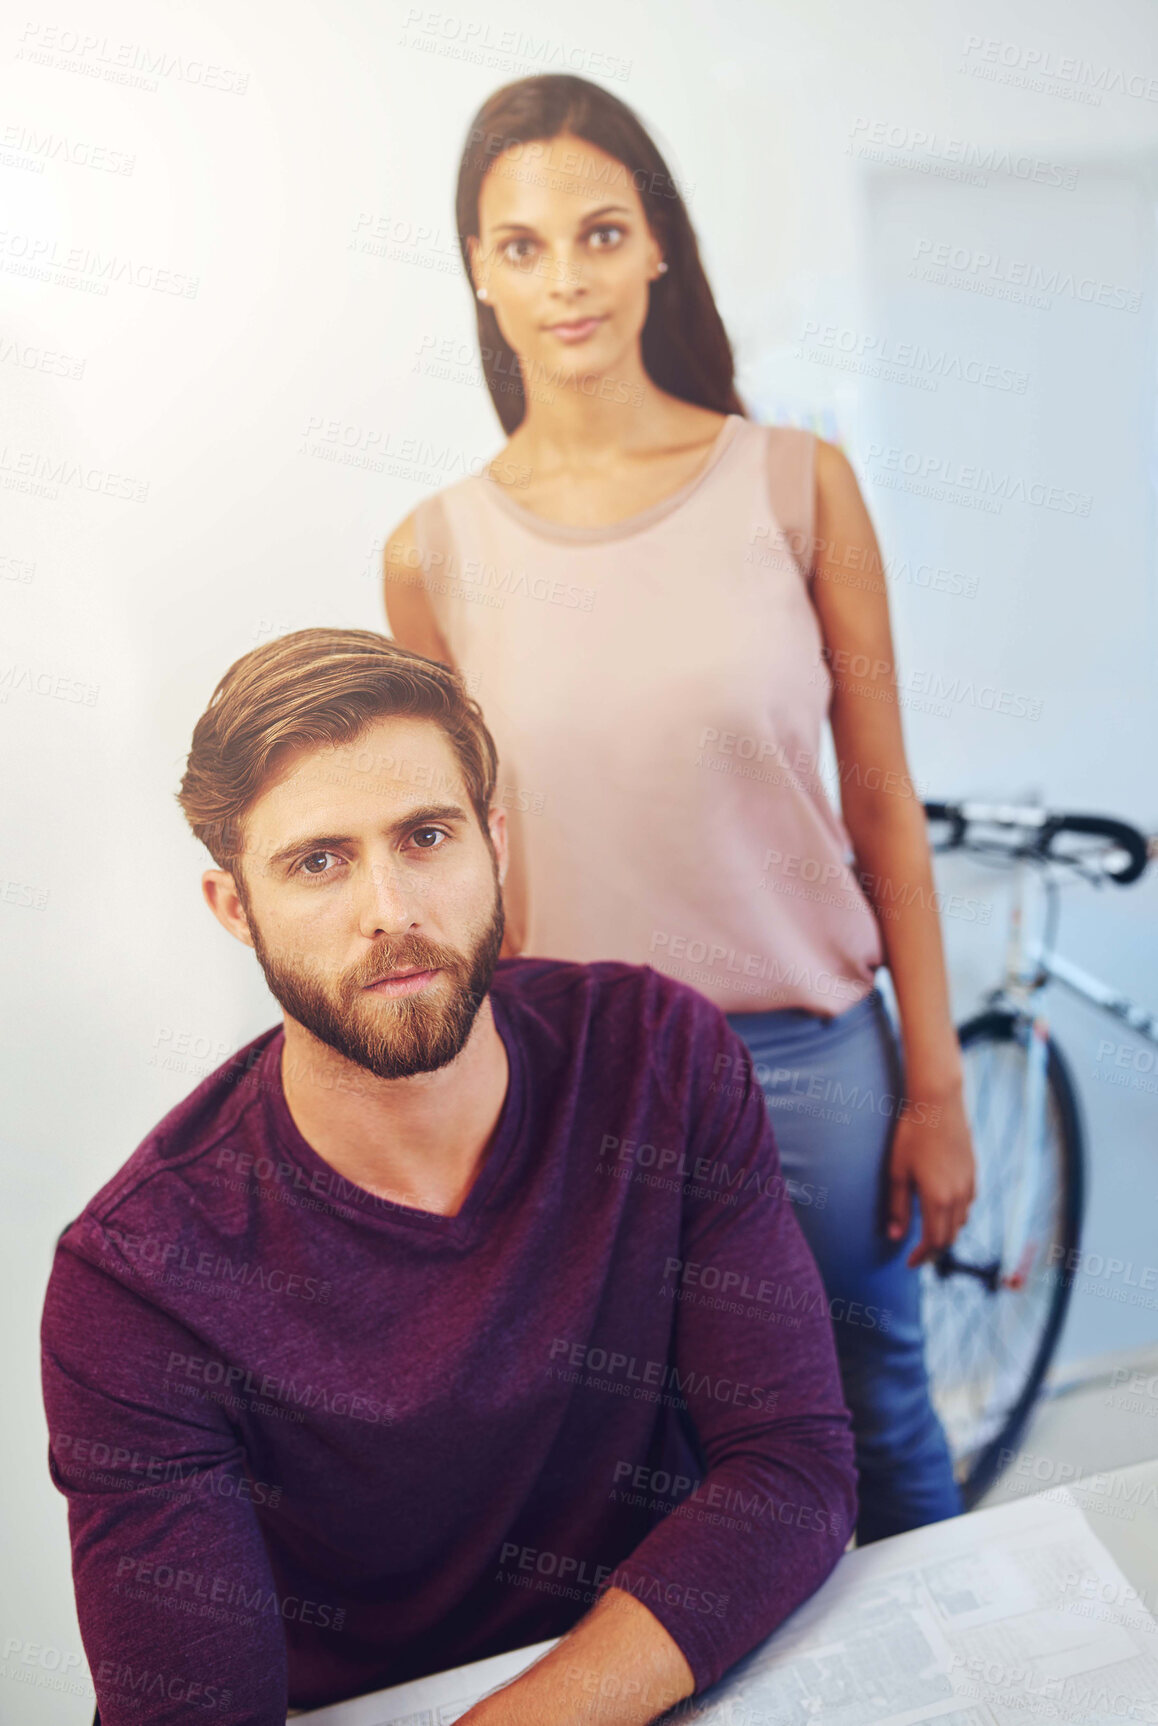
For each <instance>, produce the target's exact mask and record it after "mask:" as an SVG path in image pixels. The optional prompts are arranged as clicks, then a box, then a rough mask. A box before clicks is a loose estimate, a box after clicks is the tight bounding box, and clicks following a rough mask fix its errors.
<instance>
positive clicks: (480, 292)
mask: <svg viewBox="0 0 1158 1726" xmlns="http://www.w3.org/2000/svg"><path fill="white" fill-rule="evenodd" d="M475 292H476V294H477V295H478V297H479V299H480V300H484V301H485V299H486V297H487V291H486V289H485V288H476V289H475Z"/></svg>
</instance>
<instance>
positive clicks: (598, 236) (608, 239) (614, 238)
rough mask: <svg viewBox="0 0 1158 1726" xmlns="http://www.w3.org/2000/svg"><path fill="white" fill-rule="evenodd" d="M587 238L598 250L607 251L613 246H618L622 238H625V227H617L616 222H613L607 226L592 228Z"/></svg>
mask: <svg viewBox="0 0 1158 1726" xmlns="http://www.w3.org/2000/svg"><path fill="white" fill-rule="evenodd" d="M587 238H588V239H589V240H590V241H591V244H592V245H593V246H594V248H595V250H596V251H597V252H607V251H610V249H611V247H612V246H617V245H618V244H619V242H620V240H621V239H622V238H623V229H622V228H617V227H616V226H615V225H614V223H612V224H610V225H609V226H607V227H605V228H592V230H591V232H590V233H589V234H588V236H587Z"/></svg>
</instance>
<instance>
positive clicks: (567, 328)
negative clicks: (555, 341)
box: [547, 317, 607, 343]
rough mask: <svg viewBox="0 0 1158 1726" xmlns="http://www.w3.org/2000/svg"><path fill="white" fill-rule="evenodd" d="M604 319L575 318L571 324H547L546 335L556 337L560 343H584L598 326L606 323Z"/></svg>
mask: <svg viewBox="0 0 1158 1726" xmlns="http://www.w3.org/2000/svg"><path fill="white" fill-rule="evenodd" d="M606 322H607V320H606V318H605V317H604V318H576V319H575V321H574V322H573V323H567V324H548V325H547V333H548V334H549V335H552V336H558V338H559V340H560V341H561V342H567V343H572V342H585V341H586V340H587V338H588V336H589V335H591V334H592V332H593V331H595V330H597V329H598V328H599V326H600V324H603V323H606Z"/></svg>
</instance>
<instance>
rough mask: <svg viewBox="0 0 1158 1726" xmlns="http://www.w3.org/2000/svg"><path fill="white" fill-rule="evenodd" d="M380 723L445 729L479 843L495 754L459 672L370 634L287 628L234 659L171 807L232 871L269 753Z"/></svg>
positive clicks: (348, 736) (318, 743) (319, 743)
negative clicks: (427, 722) (424, 722)
mask: <svg viewBox="0 0 1158 1726" xmlns="http://www.w3.org/2000/svg"><path fill="white" fill-rule="evenodd" d="M385 718H407V719H432V720H434V722H435V723H436V724H437V725H440V726H441V727H442V729H443V731H444V732H445V733H446V735H447V737H448V738H449V739H450V742H451V744H452V746H453V748H454V752H455V755H456V756H457V758H458V762H459V765H460V766H461V768H462V774H463V778H464V779H465V781H466V786H467V791H468V794H469V796H470V801H471V804H472V806H473V808H474V811H475V814H476V815H477V816H478V819H479V825H480V827H481V828H482V830H483V834H484V836H486V835H487V832H488V830H487V811H488V809H489V808H490V804H491V800H492V798H493V796H494V790H495V778H496V774H497V754H496V750H495V745H494V740H493V739H492V737H491V734H490V732H489V731H488V730H487V728H486V725H485V724H484V722H483V716H482V710H481V709H480V707H479V705H478V702H477V701H475V700H473V699H472V697H471V696H470V695H468V694H467V691H466V686H465V684H464V683H463V681H462V678H461V677H460V676H459V674H458V673H457V672H456V671H451V670H450V669H449V668H448V667H447V666H445V665H443V664H441V663H440V662H439V661H438V660H435V659H425V658H423V656H422V655H421V654H419V653H411V652H410V651H409V649H408V648H405V647H399V646H398V645H397V643H395V642H393V641H391V640H389V638H388V637H387V636H385V635H376V634H375V633H374V632H373V630H369V629H296V630H294V631H293V633H292V634H290V635H282V636H279V638H278V639H277V640H276V641H267V642H265V643H264V644H263V645H262V646H261V647H255V648H254V649H253V651H252V652H250V653H246V654H243V655H242V657H241V658H240V659H238V660H236V661H235V662H234V664H232V665H231V666H230V667H229V670H228V671H227V672H226V673H225V676H224V677H223V678H222V679H221V681H220V683H219V684H218V685H217V688H216V689H215V690H214V691H213V694H212V696H211V697H210V700H209V705H208V707H207V708H206V709H205V712H204V713H203V714H202V715H201V717H200V719H199V720H198V721H197V724H196V726H195V727H194V730H193V746H192V748H191V749H190V751H189V759H188V763H187V765H186V768H185V776H184V778H183V779H182V781H181V789H180V791H178V793H177V801H178V803H179V804H180V805H181V808H182V809H183V810H184V812H185V818H186V820H187V821H188V822H189V825H190V827H192V829H193V832H194V833H195V834H196V836H197V838H198V839H200V840H201V842H202V844H203V845H205V846H206V848H207V849H208V851H209V853H210V855H211V856H212V858H213V861H214V862H215V863H216V864H217V866H218V868H219V869H228V870H229V871H230V873H233V874H235V873H236V870H235V864H236V863H237V861H238V859H239V858H240V857H241V856H242V855H243V853H244V849H245V839H244V832H243V826H244V818H245V814H246V811H247V810H248V809H249V808H250V806H251V805H252V804H253V803H255V802H256V801H257V799H258V797H259V796H260V795H261V793H262V791H263V790H264V789H265V787H266V784H267V783H268V781H269V779H270V777H271V772H272V769H273V767H274V765H275V763H274V756H275V754H276V753H277V752H278V751H280V750H284V749H286V748H287V746H288V747H294V746H296V747H301V746H306V747H311V746H312V747H315V748H321V747H325V746H327V745H328V746H330V747H331V748H332V747H334V746H336V745H338V744H344V743H349V742H351V740H352V739H354V738H355V737H357V736H358V734H359V733H360V732H361V731H363V730H364V729H365V728H366V726H367V725H369V724H370V723H372V721H373V720H375V719H385Z"/></svg>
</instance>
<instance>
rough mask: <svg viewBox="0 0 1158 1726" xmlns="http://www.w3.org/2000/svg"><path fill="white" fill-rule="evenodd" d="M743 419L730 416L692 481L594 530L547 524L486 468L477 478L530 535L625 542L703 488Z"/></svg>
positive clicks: (591, 528)
mask: <svg viewBox="0 0 1158 1726" xmlns="http://www.w3.org/2000/svg"><path fill="white" fill-rule="evenodd" d="M743 418H744V416H743V414H735V413H730V414H728V416H727V418H726V419H725V420H724V423H723V425H722V426H721V427H720V429H719V431H718V432H717V434H716V438H715V442H714V443H713V444H712V447H711V449H710V450H709V451H708V455H707V459H706V460H705V461H704V464H703V466H702V467H700V468H699V469H698V470H697V471H696V472H695V473H694V474H693V475H692V476H691V478H690V479H686V480H685V481H684V483H683V484H682V485H681V486H677V488H676V490H675V491H671V492H668V494H667V496H666V497H661V498H659V499H657V501H656V502H655V503H651V504H648V506H647V508H646V509H640V510H636V511H635V513H634V514H633V515H625V516H621V517H620V518H619V520H618V521H609V522H603V523H601V524H599V525H598V526H595V527H586V526H582V525H580V524H578V523H572V522H562V521H548V520H547V518H546V516H542V515H536V514H535V511H534V510H533V509H527V507H526V506H525V505H524V504H521V503H516V502H515V500H514V498H513V497H511V495H510V494H509V492H507V491H506V490H505V489H504V487H503V486H501V485H500V484H499V482H498V480H497V479H492V478H491V475H490V473H489V471H487V469H485V468H484V470H483V472H482V473H481V474H479V475H478V479H479V482H480V484H481V485H482V486H483V487H484V488H485V491H486V495H487V496H488V497H491V498H493V499H494V501H495V503H497V504H498V506H499V508H500V509H504V510H505V511H506V512H507V514H508V515H510V516H513V517H514V519H515V520H516V521H519V522H522V524H523V526H524V527H526V528H527V529H529V531H530V532H531V533H537V534H539V535H540V536H541V537H542V538H544V539H561V540H572V541H576V542H582V543H584V544H588V545H591V544H594V543H595V542H597V541H599V540H611V539H626V538H628V537H629V536H630V535H631V534H633V533H638V532H640V530H641V529H642V528H645V527H650V526H651V524H652V522H655V521H659V520H661V519H662V517H664V516H665V515H670V514H671V512H672V510H674V509H678V508H679V506H680V504H681V503H683V501H684V499H685V498H688V497H690V496H691V495H692V493H693V492H694V491H696V490H698V489H699V487H700V486H701V485H703V483H704V481H705V480H706V479H707V477H708V475H709V474H710V473H712V472H713V470H714V469H715V468H716V467H717V466H718V465H719V462H720V460H721V458H722V456H723V455H724V452H725V451H726V450H727V449H728V448H729V447H730V446H731V444H732V442H733V440H734V438H735V434H736V427H737V425H738V424H739V423H740V422H741V421H742V420H743Z"/></svg>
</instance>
